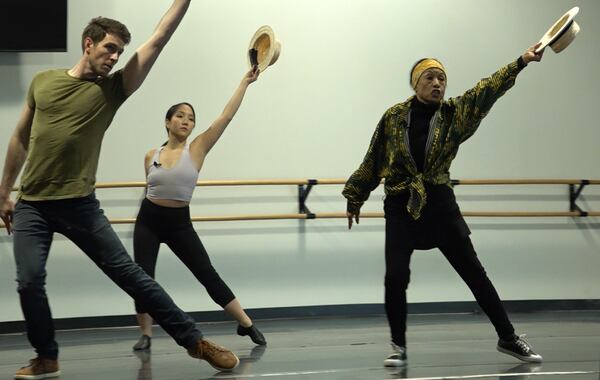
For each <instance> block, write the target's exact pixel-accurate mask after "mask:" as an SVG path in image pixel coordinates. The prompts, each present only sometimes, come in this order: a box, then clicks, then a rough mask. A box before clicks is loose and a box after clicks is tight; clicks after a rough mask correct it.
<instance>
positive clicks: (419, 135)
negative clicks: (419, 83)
mask: <svg viewBox="0 0 600 380" xmlns="http://www.w3.org/2000/svg"><path fill="white" fill-rule="evenodd" d="M438 108H439V104H426V103H422V102H420V101H419V100H418V99H417V97H416V96H415V97H414V98H413V99H412V102H411V105H410V125H409V129H408V138H409V141H410V153H411V154H412V156H413V158H414V160H415V163H416V164H417V170H418V171H419V172H423V165H424V163H425V146H426V145H427V137H428V136H429V123H430V122H431V118H432V117H433V114H434V113H435V111H436V110H437V109H438Z"/></svg>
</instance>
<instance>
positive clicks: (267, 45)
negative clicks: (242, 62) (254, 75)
mask: <svg viewBox="0 0 600 380" xmlns="http://www.w3.org/2000/svg"><path fill="white" fill-rule="evenodd" d="M280 52H281V43H280V42H279V41H278V40H276V39H275V33H273V29H271V27H270V26H268V25H264V26H261V27H260V28H258V30H257V31H256V33H254V36H252V39H251V40H250V46H249V47H248V63H249V64H250V67H252V66H253V65H255V64H256V65H258V68H259V70H260V71H261V72H263V71H265V70H266V69H267V67H269V66H271V65H272V64H274V63H275V62H276V61H277V58H279V53H280Z"/></svg>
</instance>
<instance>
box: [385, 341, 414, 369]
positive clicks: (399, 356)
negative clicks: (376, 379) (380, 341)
mask: <svg viewBox="0 0 600 380" xmlns="http://www.w3.org/2000/svg"><path fill="white" fill-rule="evenodd" d="M391 344H392V353H391V354H390V355H389V356H388V357H387V358H385V360H384V361H383V365H384V366H386V367H402V366H405V365H406V364H407V363H408V359H407V358H406V347H401V346H398V345H396V344H395V343H393V342H392V343H391Z"/></svg>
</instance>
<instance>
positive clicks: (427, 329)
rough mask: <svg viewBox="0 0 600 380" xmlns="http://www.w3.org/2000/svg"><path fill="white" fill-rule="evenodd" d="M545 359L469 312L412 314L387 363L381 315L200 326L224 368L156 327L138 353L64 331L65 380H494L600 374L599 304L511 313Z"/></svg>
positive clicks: (17, 356)
mask: <svg viewBox="0 0 600 380" xmlns="http://www.w3.org/2000/svg"><path fill="white" fill-rule="evenodd" d="M511 318H512V320H513V323H514V325H515V327H516V328H517V332H518V333H524V332H526V333H527V335H528V338H527V339H528V340H529V341H530V343H532V344H533V346H534V348H535V350H536V351H537V352H539V353H540V354H542V355H543V356H544V359H545V361H544V363H543V364H542V365H538V364H522V363H520V362H519V361H518V360H516V359H513V358H512V357H509V356H506V355H503V354H500V353H498V352H497V351H496V349H495V344H496V340H495V338H494V336H495V334H494V332H493V328H492V326H491V325H490V324H489V323H488V322H487V319H486V318H485V316H481V315H473V314H444V315H440V314H436V315H410V316H409V332H408V342H409V345H408V358H409V364H408V366H407V367H406V368H400V369H388V368H384V367H383V366H382V361H383V359H384V358H385V356H386V355H387V354H388V351H389V346H388V344H387V341H388V339H389V338H388V328H387V322H386V320H385V317H384V316H370V317H352V318H340V317H335V318H334V317H330V318H304V319H283V320H258V321H255V322H256V324H257V326H259V327H260V328H261V330H262V331H263V332H264V334H265V336H266V338H267V340H268V346H267V347H257V346H254V345H253V344H252V343H251V342H250V340H249V339H248V338H245V337H244V338H242V337H238V336H237V335H235V333H234V330H235V324H234V323H233V322H224V323H214V324H204V323H203V324H201V325H200V327H201V329H202V330H203V332H204V333H205V335H206V337H207V338H208V339H212V340H214V341H215V342H218V343H219V344H221V345H224V346H226V347H228V348H230V349H232V350H234V351H235V352H236V353H237V354H238V356H239V357H240V365H239V366H238V368H236V370H235V371H234V372H232V373H218V372H216V371H215V370H214V369H212V367H210V366H209V365H208V364H206V363H205V362H201V361H197V360H194V359H192V358H189V357H187V355H186V353H185V352H184V351H183V349H181V348H179V347H178V346H176V345H175V344H174V343H173V341H172V340H171V339H170V338H169V337H168V336H167V335H165V333H164V332H162V331H161V330H160V329H159V328H155V337H154V339H153V346H152V351H151V353H147V354H134V353H133V352H132V351H131V345H132V344H133V343H135V341H136V340H137V337H138V334H137V331H136V329H134V328H111V329H96V330H77V331H61V332H59V333H58V341H59V344H60V345H61V350H62V351H61V360H60V364H61V370H62V376H61V377H60V379H62V380H71V379H77V380H82V379H86V380H97V379H108V380H150V379H153V380H164V379H176V380H185V379H190V380H201V379H290V380H291V379H303V380H304V379H305V380H308V379H319V380H320V379H322V380H334V379H361V380H362V379H365V380H368V379H420V380H425V379H431V380H433V379H498V380H527V379H531V380H536V379H555V380H571V379H573V380H600V311H582V312H553V313H548V312H544V313H530V314H514V313H513V314H512V315H511ZM32 355H33V354H32V351H31V349H30V348H29V345H28V342H27V340H26V337H25V336H24V335H22V334H12V335H0V379H11V378H12V375H13V374H14V371H15V370H16V369H17V368H18V367H20V366H21V365H24V363H25V362H27V359H29V358H30V357H31V356H32Z"/></svg>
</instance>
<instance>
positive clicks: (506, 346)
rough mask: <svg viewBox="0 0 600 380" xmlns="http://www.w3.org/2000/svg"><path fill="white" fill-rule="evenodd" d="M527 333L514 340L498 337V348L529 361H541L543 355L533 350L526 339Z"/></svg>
mask: <svg viewBox="0 0 600 380" xmlns="http://www.w3.org/2000/svg"><path fill="white" fill-rule="evenodd" d="M525 337H526V335H525V334H523V335H519V336H517V337H516V338H515V339H514V340H512V341H506V340H502V339H498V346H496V349H497V350H498V351H500V352H502V353H504V354H507V355H511V356H514V357H515V358H517V359H519V360H522V361H524V362H528V363H541V362H542V360H543V359H542V356H541V355H538V354H536V353H535V352H533V349H532V348H531V345H530V344H529V343H528V342H527V341H526V340H525Z"/></svg>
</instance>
